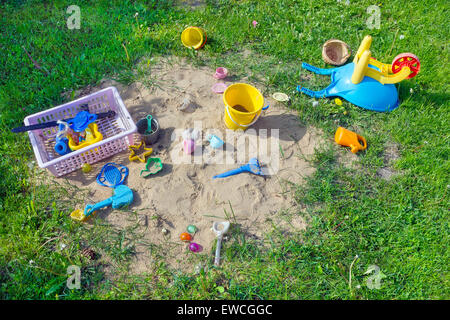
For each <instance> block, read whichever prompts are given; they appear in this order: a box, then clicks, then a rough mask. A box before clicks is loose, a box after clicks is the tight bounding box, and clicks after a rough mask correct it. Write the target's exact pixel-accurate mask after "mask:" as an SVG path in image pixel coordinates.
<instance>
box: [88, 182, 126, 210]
mask: <svg viewBox="0 0 450 320" xmlns="http://www.w3.org/2000/svg"><path fill="white" fill-rule="evenodd" d="M132 202H133V191H132V190H131V189H130V188H128V187H127V186H125V185H123V184H121V185H119V186H117V187H115V188H114V195H113V196H112V197H110V198H108V199H106V200H103V201H101V202H97V203H96V204H94V205H92V204H88V205H86V208H84V215H85V216H86V217H87V216H89V215H91V214H92V213H93V212H95V211H97V210H100V209H102V208H105V207H108V206H112V208H113V209H119V208H122V207H124V206H127V205H129V204H131V203H132Z"/></svg>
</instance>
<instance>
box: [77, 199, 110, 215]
mask: <svg viewBox="0 0 450 320" xmlns="http://www.w3.org/2000/svg"><path fill="white" fill-rule="evenodd" d="M111 204H112V197H110V198H108V199H106V200H103V201H100V202H97V203H96V204H94V205H92V204H88V205H86V208H84V215H85V216H89V215H91V214H92V213H93V212H94V211H97V210H99V209H102V208H104V207H107V206H109V205H111Z"/></svg>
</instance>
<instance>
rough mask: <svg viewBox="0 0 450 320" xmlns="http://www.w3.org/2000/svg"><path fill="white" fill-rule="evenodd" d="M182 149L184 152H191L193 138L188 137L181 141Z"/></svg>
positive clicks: (193, 142)
mask: <svg viewBox="0 0 450 320" xmlns="http://www.w3.org/2000/svg"><path fill="white" fill-rule="evenodd" d="M183 150H184V153H186V154H191V153H193V152H194V150H195V140H192V139H188V140H184V141H183Z"/></svg>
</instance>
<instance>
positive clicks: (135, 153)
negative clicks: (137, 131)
mask: <svg viewBox="0 0 450 320" xmlns="http://www.w3.org/2000/svg"><path fill="white" fill-rule="evenodd" d="M128 149H129V150H130V156H129V157H128V160H130V161H136V160H139V161H140V162H143V163H145V159H146V158H147V157H148V156H149V155H151V154H152V152H153V148H146V147H145V142H144V141H143V140H142V141H141V143H139V144H138V145H131V146H129V147H128Z"/></svg>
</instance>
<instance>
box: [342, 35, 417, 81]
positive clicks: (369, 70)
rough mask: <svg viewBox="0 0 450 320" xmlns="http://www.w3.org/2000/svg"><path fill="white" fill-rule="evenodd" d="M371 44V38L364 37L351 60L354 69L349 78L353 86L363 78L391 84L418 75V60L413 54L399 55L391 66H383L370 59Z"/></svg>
mask: <svg viewBox="0 0 450 320" xmlns="http://www.w3.org/2000/svg"><path fill="white" fill-rule="evenodd" d="M371 44H372V37H371V36H365V37H364V39H363V41H362V42H361V45H360V46H359V49H358V51H357V52H356V55H355V58H354V59H353V62H354V64H355V69H354V71H353V75H352V78H351V79H352V83H353V84H358V83H360V82H361V81H362V80H363V78H364V76H367V77H371V78H373V79H375V80H377V81H379V82H380V83H382V84H387V83H389V84H393V83H397V82H400V81H402V80H405V79H410V78H413V77H415V76H416V75H417V74H418V73H419V71H420V60H419V58H418V57H417V56H415V55H414V54H412V53H401V54H399V55H398V56H396V57H395V58H394V60H392V64H385V63H382V62H380V61H378V60H376V59H374V58H372V57H371V52H370V45H371ZM370 66H372V67H370ZM373 67H375V68H377V69H378V70H376V69H375V68H373Z"/></svg>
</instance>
